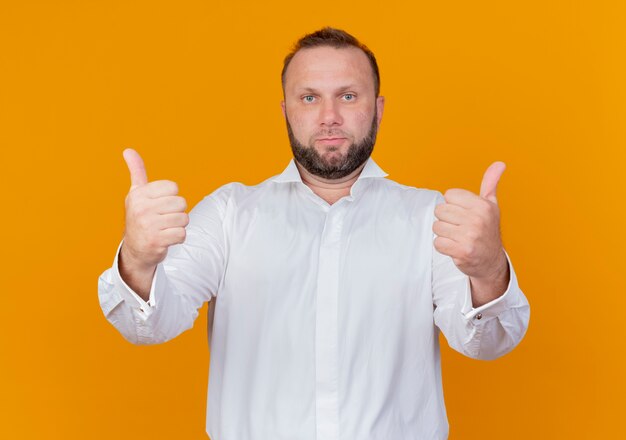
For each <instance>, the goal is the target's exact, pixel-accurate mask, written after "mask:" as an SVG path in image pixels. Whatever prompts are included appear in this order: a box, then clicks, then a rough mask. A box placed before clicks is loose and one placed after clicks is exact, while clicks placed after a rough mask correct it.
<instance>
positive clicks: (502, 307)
mask: <svg viewBox="0 0 626 440" xmlns="http://www.w3.org/2000/svg"><path fill="white" fill-rule="evenodd" d="M504 254H505V255H506V260H507V263H508V265H509V275H510V276H509V284H508V286H507V288H506V290H505V291H504V293H503V294H502V295H500V296H499V297H497V298H496V299H494V300H491V301H489V302H488V303H486V304H483V305H482V306H479V307H476V308H474V307H473V306H472V289H471V286H470V279H469V277H467V281H466V288H465V301H464V303H463V308H462V309H461V313H463V316H464V317H465V319H467V320H469V321H472V322H473V323H474V324H476V325H478V324H484V323H485V322H488V321H490V320H491V319H493V318H495V317H496V316H498V315H499V314H501V313H502V312H504V311H506V310H509V309H511V308H513V307H515V306H516V305H517V304H518V303H519V293H520V291H519V286H518V284H517V276H516V275H515V270H513V265H512V264H511V260H510V258H509V254H507V253H506V251H504Z"/></svg>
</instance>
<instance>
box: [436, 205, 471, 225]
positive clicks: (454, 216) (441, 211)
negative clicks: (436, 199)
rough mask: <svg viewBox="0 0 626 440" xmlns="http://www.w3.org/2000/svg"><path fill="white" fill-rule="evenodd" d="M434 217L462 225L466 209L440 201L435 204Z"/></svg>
mask: <svg viewBox="0 0 626 440" xmlns="http://www.w3.org/2000/svg"><path fill="white" fill-rule="evenodd" d="M435 217H437V219H438V220H441V221H444V222H447V223H452V224H453V225H462V224H463V223H464V221H463V220H464V219H465V218H466V217H467V209H465V208H462V207H460V206H458V205H453V204H451V203H441V204H439V205H437V206H435Z"/></svg>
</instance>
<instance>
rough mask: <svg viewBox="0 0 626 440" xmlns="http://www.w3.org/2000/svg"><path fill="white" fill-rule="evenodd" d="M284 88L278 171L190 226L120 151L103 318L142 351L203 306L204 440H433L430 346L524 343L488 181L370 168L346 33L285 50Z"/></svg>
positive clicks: (177, 203) (479, 349) (440, 408)
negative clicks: (121, 197) (122, 189)
mask: <svg viewBox="0 0 626 440" xmlns="http://www.w3.org/2000/svg"><path fill="white" fill-rule="evenodd" d="M282 85H283V94H284V100H283V101H282V103H281V105H282V111H283V114H284V117H285V120H286V123H287V133H288V136H289V140H290V143H291V148H292V151H293V156H294V158H293V160H291V161H290V163H289V165H288V166H287V167H286V169H285V170H284V171H283V172H282V173H281V174H279V175H276V176H274V177H271V178H269V179H267V180H266V181H264V182H262V183H260V184H258V185H255V186H245V185H242V184H239V183H230V184H227V185H224V186H222V187H221V188H219V189H217V190H216V191H214V192H213V193H212V194H210V195H208V196H207V197H205V198H204V199H203V200H202V201H201V202H200V203H198V204H197V205H196V206H195V207H194V208H193V209H192V210H191V211H190V213H189V215H187V214H186V213H185V210H186V203H185V200H184V199H183V198H182V197H180V196H179V195H178V189H177V186H176V184H175V183H174V182H171V181H154V182H148V179H147V176H146V171H145V168H144V165H143V162H142V160H141V157H140V156H139V155H138V153H137V152H135V151H134V150H130V149H128V150H126V151H124V157H125V159H126V162H127V165H128V168H129V170H130V175H131V189H130V191H129V193H128V196H127V197H126V230H125V234H124V238H123V240H122V243H121V244H120V246H119V248H118V253H117V254H116V257H115V259H114V262H113V266H112V267H111V268H110V269H108V270H106V271H105V272H104V273H103V274H102V275H101V277H100V280H99V289H98V290H99V298H100V304H101V306H102V310H103V312H104V314H105V316H106V318H107V319H108V320H109V321H110V322H111V323H112V324H113V325H114V326H115V327H116V328H117V329H118V330H119V331H120V332H121V333H122V335H124V337H125V338H126V339H128V340H129V341H131V342H132V343H135V344H156V343H162V342H165V341H168V340H170V339H172V338H174V337H176V336H177V335H179V334H180V333H181V332H183V331H185V330H186V329H189V328H191V327H192V326H193V323H194V320H195V318H196V317H197V316H198V310H199V309H200V307H202V305H203V304H204V303H205V302H208V303H209V342H210V347H211V365H210V375H209V389H208V403H207V418H206V431H207V433H208V434H209V436H210V437H211V439H212V440H252V439H254V440H258V439H266V440H270V439H271V440H274V439H298V440H339V439H341V440H356V439H358V440H368V439H371V440H374V439H385V440H408V439H416V440H417V439H420V440H431V439H432V440H435V439H445V438H447V436H448V422H447V417H446V410H445V405H444V398H443V391H442V383H441V368H440V352H439V338H438V335H439V331H442V332H443V333H444V335H445V337H446V339H447V341H448V343H449V345H450V346H451V347H452V348H454V349H455V350H458V351H459V352H461V353H463V354H464V355H467V356H469V357H472V358H476V359H494V358H497V357H499V356H502V355H504V354H506V353H507V352H509V351H510V350H512V349H513V348H514V347H515V346H516V345H517V344H518V343H519V342H520V340H521V339H522V338H523V336H524V334H525V332H526V329H527V326H528V320H529V314H530V311H529V310H530V309H529V305H528V301H527V300H526V298H525V296H524V294H523V293H522V292H521V290H520V288H519V286H518V283H517V279H516V276H515V272H514V270H513V267H512V265H511V262H510V260H509V258H508V255H507V254H506V252H505V251H504V249H503V247H502V241H501V238H500V225H499V222H500V220H499V209H498V205H497V200H496V186H497V183H498V180H499V178H500V175H501V174H502V172H503V171H504V164H502V163H501V162H495V163H494V164H493V165H492V166H490V167H489V168H488V169H487V171H486V172H485V174H484V177H483V182H482V185H481V190H480V194H474V193H472V192H470V191H466V190H462V189H453V190H449V191H447V192H446V194H445V197H444V196H442V195H441V194H440V193H438V192H436V191H430V190H424V189H417V188H413V187H409V186H405V185H401V184H399V183H396V182H394V181H391V180H389V179H387V178H385V176H386V175H387V174H386V173H385V172H384V171H383V170H382V169H381V168H380V167H379V166H378V165H377V164H376V163H375V162H374V160H373V159H372V158H371V153H372V150H373V148H374V144H375V141H376V133H377V131H378V128H379V126H380V123H381V120H382V116H383V109H384V104H385V102H384V98H383V97H382V96H380V76H379V71H378V66H377V63H376V59H375V57H374V55H373V53H372V52H371V51H370V50H369V49H368V48H367V47H365V46H364V45H363V44H361V43H360V42H359V41H357V40H356V39H355V38H354V37H353V36H351V35H349V34H348V33H346V32H344V31H341V30H337V29H332V28H324V29H321V30H319V31H317V32H314V33H312V34H309V35H306V36H305V37H303V38H302V39H301V40H300V41H298V43H297V44H296V46H295V48H294V50H293V51H292V52H291V53H290V54H289V55H288V56H287V58H286V59H285V63H284V68H283V72H282Z"/></svg>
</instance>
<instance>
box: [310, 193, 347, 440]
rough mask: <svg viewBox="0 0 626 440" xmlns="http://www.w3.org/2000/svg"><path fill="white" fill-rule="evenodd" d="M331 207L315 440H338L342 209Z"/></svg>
mask: <svg viewBox="0 0 626 440" xmlns="http://www.w3.org/2000/svg"><path fill="white" fill-rule="evenodd" d="M333 208H334V209H329V210H328V211H327V213H326V221H325V223H324V230H323V232H322V238H321V243H320V251H319V270H318V277H317V306H316V328H315V355H316V356H315V364H316V365H315V371H316V425H317V439H318V440H322V439H324V440H333V439H338V438H339V395H338V393H339V389H338V385H339V384H338V378H339V365H338V357H339V353H338V334H337V332H338V322H337V318H338V316H337V305H338V294H339V251H340V244H341V231H342V228H343V217H344V213H345V209H342V207H341V206H333Z"/></svg>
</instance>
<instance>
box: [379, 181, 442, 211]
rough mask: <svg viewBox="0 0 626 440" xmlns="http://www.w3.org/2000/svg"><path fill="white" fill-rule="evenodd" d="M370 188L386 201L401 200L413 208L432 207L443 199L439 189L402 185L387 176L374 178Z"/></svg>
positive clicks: (395, 201)
mask: <svg viewBox="0 0 626 440" xmlns="http://www.w3.org/2000/svg"><path fill="white" fill-rule="evenodd" d="M371 188H372V190H373V192H375V193H376V194H377V196H378V198H381V199H383V200H387V201H388V203H398V202H402V204H403V205H407V206H411V207H414V208H415V207H419V206H422V207H434V205H436V204H438V203H441V202H442V201H443V200H444V198H443V196H442V195H441V193H440V192H439V191H436V190H432V189H427V188H417V187H414V186H410V185H404V184H402V183H398V182H396V181H394V180H391V179H387V178H381V179H375V181H374V182H373V183H372V185H371Z"/></svg>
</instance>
